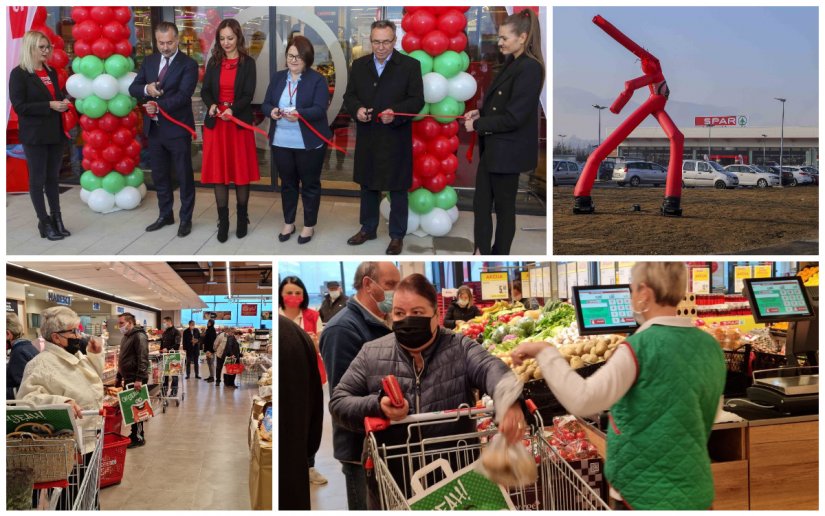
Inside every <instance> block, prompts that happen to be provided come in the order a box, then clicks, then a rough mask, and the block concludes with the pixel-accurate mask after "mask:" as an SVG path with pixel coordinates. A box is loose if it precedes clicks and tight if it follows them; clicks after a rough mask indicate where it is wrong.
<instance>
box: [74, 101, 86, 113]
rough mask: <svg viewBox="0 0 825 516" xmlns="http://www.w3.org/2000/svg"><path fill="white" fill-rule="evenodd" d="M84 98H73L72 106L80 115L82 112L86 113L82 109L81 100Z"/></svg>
mask: <svg viewBox="0 0 825 516" xmlns="http://www.w3.org/2000/svg"><path fill="white" fill-rule="evenodd" d="M84 100H85V99H75V101H74V108H75V109H76V110H77V112H78V113H80V114H81V115H83V114H85V113H86V112H85V111H84V108H83V101H84Z"/></svg>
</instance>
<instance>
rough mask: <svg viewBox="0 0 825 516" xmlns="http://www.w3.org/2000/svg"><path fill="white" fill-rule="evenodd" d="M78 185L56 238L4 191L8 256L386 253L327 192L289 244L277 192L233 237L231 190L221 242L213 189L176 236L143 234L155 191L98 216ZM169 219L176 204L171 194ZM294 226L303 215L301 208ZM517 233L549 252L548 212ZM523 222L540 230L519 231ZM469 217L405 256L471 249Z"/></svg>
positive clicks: (66, 200) (66, 199)
mask: <svg viewBox="0 0 825 516" xmlns="http://www.w3.org/2000/svg"><path fill="white" fill-rule="evenodd" d="M79 192H80V187H73V188H71V189H69V190H68V191H66V192H65V193H63V194H61V196H60V197H61V199H60V201H61V208H62V212H63V220H64V222H65V224H66V227H67V228H68V229H69V230H70V231H71V232H72V236H71V237H69V238H66V239H64V240H60V241H57V242H50V241H48V240H46V239H42V238H39V235H38V233H37V220H36V218H35V217H34V210H33V208H32V205H31V201H30V199H29V196H28V194H9V195H7V196H6V224H7V226H6V227H7V233H6V249H7V252H8V254H12V255H39V254H60V255H75V254H76V255H90V254H91V255H109V254H127V255H156V254H163V255H190V254H200V255H216V254H220V255H232V254H238V255H261V254H264V255H272V254H277V255H290V254H317V255H325V256H334V255H353V254H361V255H371V254H384V251H385V249H386V247H387V244H388V243H389V236H388V234H387V224H386V223H382V225H381V226H380V227H379V230H378V239H376V240H373V241H370V242H367V243H365V244H363V245H361V246H358V247H354V246H349V245H347V243H346V240H347V238H349V237H350V236H351V235H352V234H354V233H355V232H356V231H357V230H358V228H359V227H360V226H359V224H358V215H359V203H358V199H357V198H351V197H333V196H325V197H323V198H322V200H321V209H320V213H319V224H318V225H317V226H316V234H315V237H314V238H313V240H312V241H311V242H310V243H308V244H305V245H299V244H298V243H297V239H296V238H295V237H294V236H293V238H291V239H290V240H289V241H288V242H285V243H281V242H278V240H277V238H276V234H277V233H278V232H279V231H280V230H281V226H282V224H283V214H282V211H281V197H280V195H279V194H277V193H275V192H252V194H251V196H250V206H249V218H250V230H249V235H248V236H247V237H246V238H244V239H242V240H238V239H237V238H236V237H235V224H236V222H237V219H236V217H235V204H234V198H233V197H234V194H232V193H231V192H230V198H231V200H230V224H231V226H230V227H231V231H230V236H229V241H227V242H226V243H224V244H221V243H220V242H218V241H217V239H216V233H217V211H216V208H215V199H214V195H213V193H212V190H211V189H207V188H198V189H197V194H196V200H195V214H194V217H193V219H194V220H193V227H192V233H191V234H190V235H189V236H187V237H186V238H178V237H177V224H175V225H174V226H166V227H164V228H163V229H161V230H159V231H155V232H153V233H146V232H145V231H144V228H145V227H146V226H148V225H149V224H151V223H152V222H154V221H155V220H156V219H157V216H158V212H157V197H156V195H155V193H154V192H149V193H148V194H147V195H146V198H145V199H144V200H143V204H142V205H141V206H140V207H138V208H136V209H134V210H131V211H119V212H115V213H109V214H106V215H101V214H98V213H95V212H93V211H91V210H90V209H89V207H88V206H86V205H85V204H84V203H82V202H81V201H80V193H79ZM175 197H176V203H175V220H176V222H177V210H178V206H179V203H178V202H177V194H176V196H175ZM298 224H299V230H300V224H301V215H300V207H299V215H298ZM516 227H517V228H518V230H517V232H516V238H515V241H514V242H513V246H512V252H513V253H515V254H522V255H545V254H547V245H546V244H547V233H546V227H547V218H546V217H539V216H530V215H519V216H518V217H517V220H516ZM524 228H538V229H539V230H538V231H525V230H524ZM472 240H473V217H472V213H471V212H467V211H465V212H461V214H460V216H459V219H458V221H457V222H456V223H455V225H454V226H453V229H452V230H451V231H450V234H449V235H448V236H445V237H441V238H434V237H423V238H422V237H416V236H413V235H407V237H406V238H405V239H404V254H409V255H432V254H470V253H472V251H473V244H472Z"/></svg>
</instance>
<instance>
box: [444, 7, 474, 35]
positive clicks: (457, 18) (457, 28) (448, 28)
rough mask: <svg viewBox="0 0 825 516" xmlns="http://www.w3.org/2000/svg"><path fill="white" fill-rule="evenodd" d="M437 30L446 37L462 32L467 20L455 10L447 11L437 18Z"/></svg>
mask: <svg viewBox="0 0 825 516" xmlns="http://www.w3.org/2000/svg"><path fill="white" fill-rule="evenodd" d="M437 26H438V29H439V30H440V31H442V32H444V33H445V34H447V35H448V36H454V35H455V34H457V33H459V32H462V31H463V30H464V27H466V26H467V18H465V17H464V15H463V14H461V13H460V12H459V11H457V10H455V9H448V10H447V12H445V13H444V14H442V15H441V16H439V17H438V24H437Z"/></svg>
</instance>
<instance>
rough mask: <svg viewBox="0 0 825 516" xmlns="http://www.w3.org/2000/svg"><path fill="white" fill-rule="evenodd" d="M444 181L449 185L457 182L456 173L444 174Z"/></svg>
mask: <svg viewBox="0 0 825 516" xmlns="http://www.w3.org/2000/svg"><path fill="white" fill-rule="evenodd" d="M444 181H445V182H446V183H447V186H449V185H451V184H453V183H455V174H444Z"/></svg>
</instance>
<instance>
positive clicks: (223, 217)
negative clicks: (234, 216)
mask: <svg viewBox="0 0 825 516" xmlns="http://www.w3.org/2000/svg"><path fill="white" fill-rule="evenodd" d="M228 238H229V208H218V242H220V243H224V242H226V240H227V239H228Z"/></svg>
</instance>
